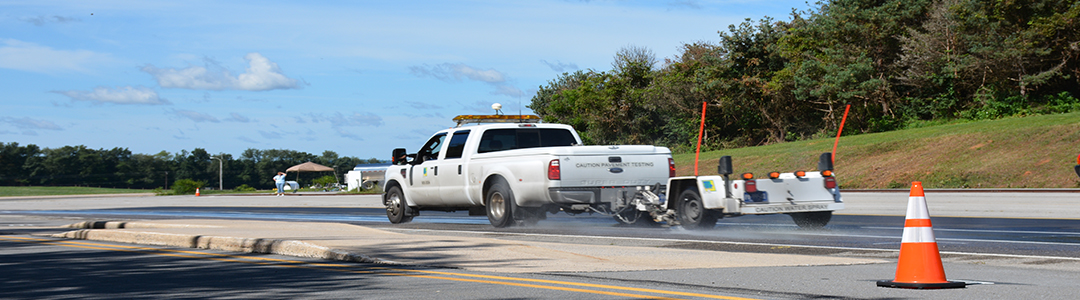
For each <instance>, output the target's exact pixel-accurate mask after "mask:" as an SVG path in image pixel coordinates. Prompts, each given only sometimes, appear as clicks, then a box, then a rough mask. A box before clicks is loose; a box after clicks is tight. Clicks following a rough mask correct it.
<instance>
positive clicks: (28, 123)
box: [0, 117, 64, 135]
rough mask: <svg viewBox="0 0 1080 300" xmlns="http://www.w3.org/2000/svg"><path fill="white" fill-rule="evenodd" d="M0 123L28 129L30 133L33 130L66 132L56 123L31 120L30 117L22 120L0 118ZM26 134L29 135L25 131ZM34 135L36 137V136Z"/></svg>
mask: <svg viewBox="0 0 1080 300" xmlns="http://www.w3.org/2000/svg"><path fill="white" fill-rule="evenodd" d="M0 122H4V123H8V124H11V125H13V126H15V127H18V128H20V129H27V130H28V131H29V130H31V129H45V130H64V128H61V127H60V126H59V125H56V123H53V122H52V121H47V120H37V119H31V118H29V117H22V118H12V117H3V118H0ZM29 132H32V131H29ZM24 133H27V132H26V131H24ZM34 135H36V134H34Z"/></svg>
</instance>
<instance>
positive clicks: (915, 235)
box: [900, 227, 937, 243]
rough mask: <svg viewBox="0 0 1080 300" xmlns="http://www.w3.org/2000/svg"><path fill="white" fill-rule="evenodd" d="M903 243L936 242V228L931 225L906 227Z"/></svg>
mask: <svg viewBox="0 0 1080 300" xmlns="http://www.w3.org/2000/svg"><path fill="white" fill-rule="evenodd" d="M900 242H901V243H936V242H937V240H935V239H934V229H933V228H930V227H904V238H903V239H902V240H900Z"/></svg>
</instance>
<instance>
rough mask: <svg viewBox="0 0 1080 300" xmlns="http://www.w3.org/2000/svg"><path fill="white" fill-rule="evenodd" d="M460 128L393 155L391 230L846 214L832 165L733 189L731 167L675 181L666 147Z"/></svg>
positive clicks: (491, 124)
mask: <svg viewBox="0 0 1080 300" xmlns="http://www.w3.org/2000/svg"><path fill="white" fill-rule="evenodd" d="M454 119H455V120H456V121H457V122H458V126H457V127H455V128H450V129H445V130H441V131H439V132H436V133H435V134H434V135H433V136H432V137H431V138H430V139H428V141H427V142H426V143H425V144H424V146H423V147H421V148H420V150H419V151H417V153H415V154H407V151H406V150H405V149H403V148H398V149H394V152H393V165H391V166H390V167H388V168H387V170H386V175H385V176H386V178H385V180H384V181H383V182H384V184H383V190H384V191H385V193H384V194H383V203H384V204H385V205H386V215H387V217H388V218H389V219H390V222H391V223H395V224H396V223H404V222H409V221H411V220H412V219H413V217H415V216H418V215H419V214H420V211H423V210H431V211H458V210H467V211H469V214H470V215H476V216H481V215H486V216H487V217H488V220H489V221H490V222H491V224H492V225H493V226H495V227H506V226H512V225H529V224H535V223H536V222H538V221H539V220H542V219H545V218H546V216H547V213H558V212H564V213H567V214H580V213H590V214H591V213H599V214H604V215H610V216H612V217H614V218H615V219H616V220H618V221H619V222H622V223H626V224H658V223H659V222H663V223H666V224H669V225H682V226H684V227H687V228H712V227H713V226H714V225H715V224H716V221H717V220H718V219H719V218H721V217H724V216H740V215H744V214H776V213H787V214H790V215H791V216H792V218H793V219H794V220H795V222H796V224H798V225H799V226H803V227H820V226H824V225H825V224H826V223H828V221H829V218H830V217H831V215H832V211H833V210H837V209H841V208H843V203H842V202H841V200H840V194H839V189H837V188H836V180H835V178H833V177H832V174H831V172H832V171H831V169H832V167H831V160H830V164H829V165H828V166H827V167H825V168H823V167H821V164H820V163H819V169H822V170H823V171H821V172H797V173H785V174H780V173H776V172H774V173H775V174H773V175H775V178H771V179H759V180H753V179H752V175H748V174H744V175H743V176H744V179H741V180H728V179H727V178H728V175H730V174H731V172H730V169H731V159H730V157H725V158H723V159H721V166H720V172H719V173H720V174H722V175H721V176H700V177H675V164H674V161H673V160H672V158H671V151H670V150H668V149H667V148H664V147H654V146H642V145H619V146H583V145H581V139H580V138H579V137H578V135H577V132H576V131H575V130H574V129H573V128H572V127H570V126H568V125H562V124H545V123H539V117H537V116H516V115H514V116H506V115H496V116H458V117H456V118H454ZM472 123H476V124H477V125H471V126H463V125H466V124H472ZM823 157H824V155H823ZM823 160H824V159H823ZM725 162H726V167H725V165H724V163H725ZM725 171H727V172H726V173H725ZM746 176H750V177H751V178H745V177H746ZM665 195H677V196H678V197H676V198H673V199H674V201H665Z"/></svg>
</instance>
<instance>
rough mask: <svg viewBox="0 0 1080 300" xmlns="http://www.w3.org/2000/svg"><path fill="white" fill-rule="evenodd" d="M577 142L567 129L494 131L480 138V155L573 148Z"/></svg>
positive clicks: (478, 150) (485, 132) (489, 131)
mask: <svg viewBox="0 0 1080 300" xmlns="http://www.w3.org/2000/svg"><path fill="white" fill-rule="evenodd" d="M576 142H577V140H575V139H574V135H573V134H572V133H570V131H568V130H565V129H554V128H550V129H549V128H545V129H492V130H488V131H484V135H483V136H481V137H480V148H479V149H477V152H479V153H487V152H495V151H502V150H513V149H523V148H533V147H557V146H573V145H574V143H576Z"/></svg>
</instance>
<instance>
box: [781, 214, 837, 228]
mask: <svg viewBox="0 0 1080 300" xmlns="http://www.w3.org/2000/svg"><path fill="white" fill-rule="evenodd" d="M789 215H790V216H791V220H793V221H795V225H799V228H805V229H820V228H822V227H825V225H826V224H829V220H831V219H832V211H814V212H803V213H791V214H789Z"/></svg>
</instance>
